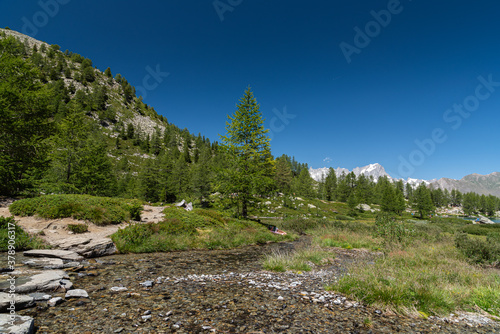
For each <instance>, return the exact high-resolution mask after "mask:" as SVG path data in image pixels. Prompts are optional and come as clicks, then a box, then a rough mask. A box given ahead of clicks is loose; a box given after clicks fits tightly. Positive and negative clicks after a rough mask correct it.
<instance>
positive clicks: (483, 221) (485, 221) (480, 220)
mask: <svg viewBox="0 0 500 334" xmlns="http://www.w3.org/2000/svg"><path fill="white" fill-rule="evenodd" d="M476 222H478V223H479V224H495V223H494V222H492V221H491V220H489V219H488V218H486V217H485V216H481V215H479V218H478V219H477V220H476Z"/></svg>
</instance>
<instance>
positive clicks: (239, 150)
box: [220, 87, 274, 217]
mask: <svg viewBox="0 0 500 334" xmlns="http://www.w3.org/2000/svg"><path fill="white" fill-rule="evenodd" d="M226 131H227V134H226V135H224V136H220V137H221V140H222V148H223V149H224V150H225V151H226V152H227V153H228V154H229V156H230V157H231V161H230V163H229V164H230V166H229V168H228V169H226V170H225V171H221V173H220V190H221V191H222V192H223V193H225V194H226V195H231V194H232V196H236V198H237V202H238V203H239V205H241V215H242V216H243V217H247V216H248V206H249V205H250V201H251V199H252V196H253V194H258V193H260V192H261V191H262V189H263V188H265V187H267V186H268V185H269V183H271V182H272V180H271V177H272V173H273V168H274V165H273V162H274V161H273V160H272V156H271V145H270V139H269V137H268V136H267V133H268V131H269V130H266V129H264V119H263V118H262V113H261V112H260V110H259V105H258V104H257V101H256V99H255V97H254V96H253V93H252V91H251V90H250V87H248V88H247V89H246V90H245V93H244V95H243V97H242V98H241V99H240V101H239V103H238V105H237V109H236V112H235V113H234V114H233V115H232V116H228V121H227V122H226Z"/></svg>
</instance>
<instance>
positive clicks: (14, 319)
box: [0, 314, 35, 334]
mask: <svg viewBox="0 0 500 334" xmlns="http://www.w3.org/2000/svg"><path fill="white" fill-rule="evenodd" d="M0 333H11V334H14V333H15V334H32V333H35V319H33V318H32V317H28V316H24V317H21V316H19V315H14V316H11V315H10V314H0Z"/></svg>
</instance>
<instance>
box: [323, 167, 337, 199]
mask: <svg viewBox="0 0 500 334" xmlns="http://www.w3.org/2000/svg"><path fill="white" fill-rule="evenodd" d="M336 192H337V176H336V175H335V169H333V168H332V167H330V168H329V169H328V175H327V176H326V178H325V199H326V200H327V201H333V200H334V199H335V193H336Z"/></svg>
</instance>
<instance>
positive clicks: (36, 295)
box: [28, 292, 52, 302]
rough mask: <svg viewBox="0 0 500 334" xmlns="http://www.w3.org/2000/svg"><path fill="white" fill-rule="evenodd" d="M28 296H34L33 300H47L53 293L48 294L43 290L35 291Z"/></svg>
mask: <svg viewBox="0 0 500 334" xmlns="http://www.w3.org/2000/svg"><path fill="white" fill-rule="evenodd" d="M28 296H30V297H33V300H34V301H36V302H39V301H45V300H49V299H50V298H52V296H51V295H48V294H46V293H42V292H33V293H30V294H29V295H28Z"/></svg>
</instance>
